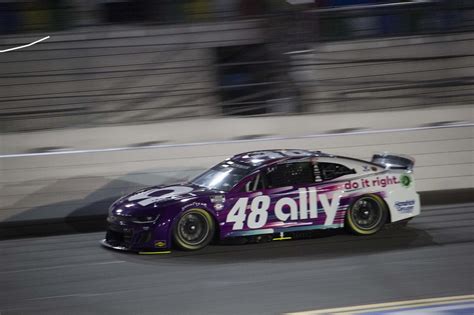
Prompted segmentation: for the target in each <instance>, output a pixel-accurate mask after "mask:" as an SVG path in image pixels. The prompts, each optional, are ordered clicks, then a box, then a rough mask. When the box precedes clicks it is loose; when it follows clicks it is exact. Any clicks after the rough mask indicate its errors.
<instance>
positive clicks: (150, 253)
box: [100, 238, 171, 255]
mask: <svg viewBox="0 0 474 315" xmlns="http://www.w3.org/2000/svg"><path fill="white" fill-rule="evenodd" d="M100 244H101V245H102V246H104V247H107V248H110V249H115V250H120V251H124V252H134V253H137V254H140V255H162V254H171V251H170V250H163V251H148V252H146V251H143V252H141V251H133V250H130V249H129V248H127V247H125V246H114V245H111V244H109V243H107V240H106V239H105V238H104V239H103V240H101V241H100Z"/></svg>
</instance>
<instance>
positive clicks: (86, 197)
mask: <svg viewBox="0 0 474 315" xmlns="http://www.w3.org/2000/svg"><path fill="white" fill-rule="evenodd" d="M472 114H473V113H472V108H471V107H462V106H461V107H448V108H442V109H439V108H438V109H426V110H411V111H397V112H376V113H370V114H367V113H352V114H347V113H346V114H325V115H307V116H293V117H260V118H258V117H254V118H245V119H236V118H220V119H196V120H188V121H182V122H170V123H165V124H155V125H141V126H114V127H101V128H89V129H87V128H85V129H71V130H65V131H63V132H62V133H61V134H59V133H58V132H55V131H49V132H47V131H43V132H37V133H29V134H22V133H19V134H10V135H2V136H1V139H0V140H1V143H2V148H1V149H2V151H1V155H0V157H1V158H0V163H1V164H2V168H1V173H0V180H1V182H0V185H2V189H1V192H0V222H21V221H31V220H40V219H68V218H80V217H87V216H93V215H105V214H106V213H107V208H108V206H109V205H110V203H111V201H112V200H114V199H115V198H117V197H118V196H120V195H122V194H124V193H127V192H130V191H132V190H135V189H138V188H139V187H142V186H147V185H156V184H162V183H172V182H176V181H180V180H184V179H186V178H187V177H189V176H192V175H194V174H196V173H198V172H200V171H201V170H203V169H205V168H207V167H209V166H211V165H213V164H214V163H217V162H219V161H220V160H222V159H224V158H226V157H228V156H230V155H232V154H235V153H238V152H242V151H250V150H259V149H265V148H303V149H318V150H323V151H327V152H329V153H334V154H341V155H349V156H354V157H357V158H362V159H370V157H371V155H372V153H374V152H380V151H390V152H397V153H404V154H408V155H411V156H414V157H415V158H416V166H415V178H416V180H417V187H418V189H419V190H420V191H435V190H448V189H462V188H472V187H473V186H474V184H473V183H474V174H473V170H474V167H473V166H474V165H473V164H474V161H473V139H474V124H473V122H472Z"/></svg>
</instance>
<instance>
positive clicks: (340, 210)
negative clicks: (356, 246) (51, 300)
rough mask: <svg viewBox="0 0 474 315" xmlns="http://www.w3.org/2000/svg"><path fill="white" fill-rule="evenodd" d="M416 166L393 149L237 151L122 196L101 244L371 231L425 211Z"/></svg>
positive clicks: (193, 245)
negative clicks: (183, 176)
mask: <svg viewBox="0 0 474 315" xmlns="http://www.w3.org/2000/svg"><path fill="white" fill-rule="evenodd" d="M413 166H414V160H413V159H412V158H410V157H407V156H402V155H393V154H376V155H374V156H373V158H372V161H371V162H368V161H363V160H358V159H353V158H349V157H342V156H335V155H330V154H326V153H322V152H320V151H307V150H267V151H254V152H247V153H242V154H238V155H235V156H233V157H231V158H228V159H226V160H225V161H223V162H222V163H219V164H217V165H216V166H214V167H212V168H211V169H209V170H207V171H206V172H204V173H203V174H201V175H199V176H197V177H196V178H194V179H192V180H190V181H189V182H186V183H182V184H177V185H170V186H156V187H149V188H146V189H142V190H140V191H137V192H135V193H133V194H130V195H127V196H124V197H122V198H120V199H119V200H117V201H116V202H114V203H113V204H112V205H111V207H110V209H109V216H108V218H107V221H108V230H107V234H106V237H105V239H104V240H103V241H102V244H103V245H104V246H106V247H109V248H113V249H119V250H129V251H135V252H141V253H153V252H157V253H159V252H163V251H166V250H169V249H170V248H171V247H173V246H174V247H178V248H180V249H183V250H198V249H201V248H203V247H205V246H207V245H208V244H209V243H210V242H211V241H212V240H224V239H229V238H236V237H239V238H243V239H258V240H261V239H265V240H271V239H285V238H287V237H291V236H292V235H294V234H297V233H301V232H302V231H311V230H317V229H334V228H342V227H346V228H347V229H348V230H350V231H351V232H353V233H355V234H359V235H370V234H374V233H376V232H377V231H379V230H380V229H381V228H382V226H383V225H384V224H386V223H392V222H402V223H404V222H406V221H408V220H409V219H410V218H412V217H414V216H416V215H418V214H419V213H420V200H419V196H418V193H417V192H416V190H415V185H414V180H413V176H412V170H413Z"/></svg>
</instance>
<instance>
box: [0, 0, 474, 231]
mask: <svg viewBox="0 0 474 315" xmlns="http://www.w3.org/2000/svg"><path fill="white" fill-rule="evenodd" d="M0 33H1V36H0V47H1V49H8V48H11V47H15V46H19V45H24V44H26V43H29V42H32V41H34V40H37V39H39V38H42V37H44V36H50V39H48V40H46V41H43V42H41V43H38V44H37V45H34V46H31V47H28V48H25V49H21V50H15V51H10V52H6V53H2V54H0V121H1V124H0V132H1V142H0V145H1V147H0V149H1V159H0V163H1V164H2V165H1V166H2V168H1V184H2V185H3V187H2V191H1V195H0V197H1V204H0V207H1V210H0V221H4V222H22V221H31V220H38V219H60V220H63V219H64V218H71V217H73V218H75V217H84V216H96V215H105V213H106V209H107V207H108V205H109V204H110V201H111V200H113V199H115V198H116V197H118V196H119V195H121V194H123V193H126V192H129V191H131V190H134V189H137V188H139V187H142V186H145V185H154V184H161V183H171V182H175V181H180V180H184V179H186V178H188V177H189V176H192V175H194V174H195V173H197V172H199V171H201V170H203V169H205V168H207V167H209V166H211V165H213V164H214V163H217V162H218V161H220V160H222V159H224V158H226V157H227V156H229V155H232V154H235V153H238V152H241V151H248V150H254V149H263V148H284V147H288V148H307V149H320V150H324V151H328V152H330V153H336V154H345V155H350V156H355V157H359V158H364V159H370V157H371V154H372V153H373V152H377V151H394V152H399V153H405V154H410V155H413V156H415V158H416V159H417V173H416V175H417V179H418V187H419V189H420V190H421V191H436V190H446V189H463V188H472V187H473V178H474V177H473V171H472V169H473V167H472V166H473V154H472V149H473V146H472V144H473V143H472V139H473V137H472V136H473V129H472V120H473V111H472V103H473V100H474V92H473V89H472V88H473V78H474V76H473V75H474V71H473V70H474V68H473V65H474V57H473V54H474V3H473V1H468V0H450V1H448V0H433V1H430V0H426V1H381V0H325V1H306V0H288V1H285V0H159V1H155V0H128V1H126V0H122V1H118V0H107V1H106V0H102V1H101V0H82V1H79V0H42V1H0ZM469 124H471V126H469ZM390 130H391V131H390Z"/></svg>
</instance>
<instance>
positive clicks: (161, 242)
mask: <svg viewBox="0 0 474 315" xmlns="http://www.w3.org/2000/svg"><path fill="white" fill-rule="evenodd" d="M165 246H166V241H155V247H156V248H162V247H165Z"/></svg>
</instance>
